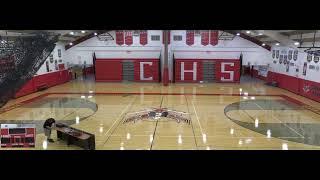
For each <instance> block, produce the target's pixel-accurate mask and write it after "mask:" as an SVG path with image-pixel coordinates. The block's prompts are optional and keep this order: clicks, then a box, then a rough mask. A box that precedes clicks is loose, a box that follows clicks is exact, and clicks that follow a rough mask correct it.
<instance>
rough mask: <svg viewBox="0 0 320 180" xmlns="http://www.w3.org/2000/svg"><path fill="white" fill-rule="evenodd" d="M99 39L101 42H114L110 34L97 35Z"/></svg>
mask: <svg viewBox="0 0 320 180" xmlns="http://www.w3.org/2000/svg"><path fill="white" fill-rule="evenodd" d="M97 38H98V39H99V41H113V40H114V38H113V36H112V35H111V34H110V33H108V32H106V33H103V34H99V35H97Z"/></svg>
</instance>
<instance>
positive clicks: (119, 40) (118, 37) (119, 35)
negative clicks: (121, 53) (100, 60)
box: [116, 31, 124, 46]
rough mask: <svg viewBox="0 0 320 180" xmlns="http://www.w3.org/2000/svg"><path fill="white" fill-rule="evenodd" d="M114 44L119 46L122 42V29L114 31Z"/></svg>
mask: <svg viewBox="0 0 320 180" xmlns="http://www.w3.org/2000/svg"><path fill="white" fill-rule="evenodd" d="M116 44H118V45H120V46H121V45H123V44H124V37H123V31H116Z"/></svg>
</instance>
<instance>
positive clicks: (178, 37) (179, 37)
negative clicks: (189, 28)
mask: <svg viewBox="0 0 320 180" xmlns="http://www.w3.org/2000/svg"><path fill="white" fill-rule="evenodd" d="M173 40H174V41H182V36H181V35H174V36H173Z"/></svg>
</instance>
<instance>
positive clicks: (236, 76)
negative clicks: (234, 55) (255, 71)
mask: <svg viewBox="0 0 320 180" xmlns="http://www.w3.org/2000/svg"><path fill="white" fill-rule="evenodd" d="M224 62H225V63H233V66H231V65H225V69H224V70H225V71H233V80H232V81H224V80H223V78H225V79H230V78H231V77H230V73H228V72H221V70H222V67H221V63H224ZM215 69H216V72H215V73H216V81H217V82H232V83H235V82H236V83H238V82H240V61H239V60H229V59H228V60H226V59H219V60H216V63H215Z"/></svg>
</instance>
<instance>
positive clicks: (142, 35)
mask: <svg viewBox="0 0 320 180" xmlns="http://www.w3.org/2000/svg"><path fill="white" fill-rule="evenodd" d="M140 44H141V45H143V46H144V45H146V44H148V31H140Z"/></svg>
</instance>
